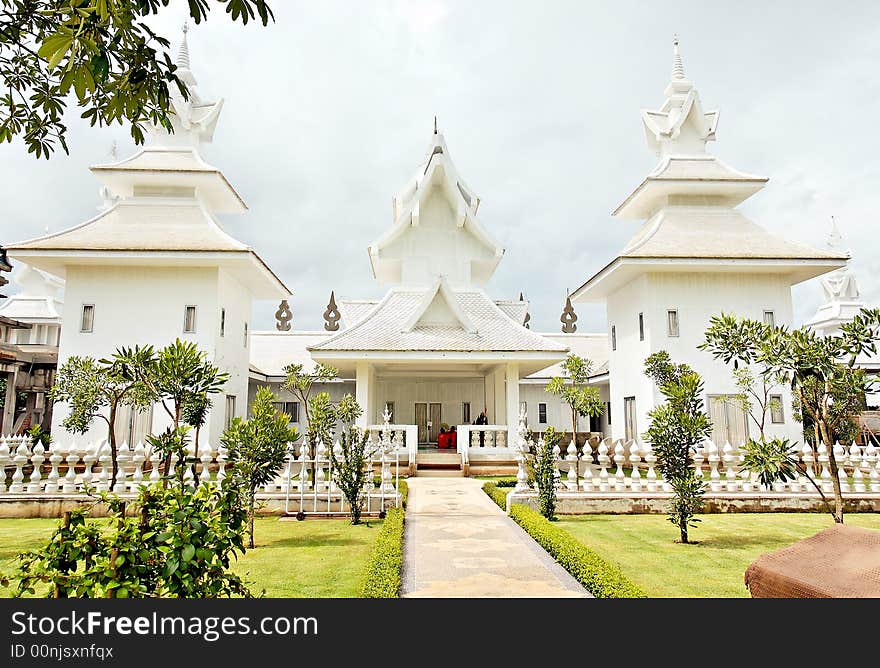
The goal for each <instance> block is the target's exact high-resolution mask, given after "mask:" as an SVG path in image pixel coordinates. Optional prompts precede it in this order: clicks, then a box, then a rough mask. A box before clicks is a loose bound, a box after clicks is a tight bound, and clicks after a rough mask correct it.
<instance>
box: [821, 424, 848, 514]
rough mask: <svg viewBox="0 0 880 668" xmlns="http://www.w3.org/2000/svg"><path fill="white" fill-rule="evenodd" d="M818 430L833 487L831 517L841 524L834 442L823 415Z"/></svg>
mask: <svg viewBox="0 0 880 668" xmlns="http://www.w3.org/2000/svg"><path fill="white" fill-rule="evenodd" d="M819 430H820V431H821V433H822V441H823V442H824V443H825V447H826V448H827V449H828V465H829V467H830V468H831V486H832V487H833V489H834V513H832V517H834V521H835V522H836V523H837V524H843V494H842V493H841V491H840V478H839V477H838V476H839V469H838V467H837V458H836V457H835V456H834V443H832V442H831V435H830V433H829V431H828V424H827V423H826V422H825V419H824V416H823V417H822V418H820V420H819Z"/></svg>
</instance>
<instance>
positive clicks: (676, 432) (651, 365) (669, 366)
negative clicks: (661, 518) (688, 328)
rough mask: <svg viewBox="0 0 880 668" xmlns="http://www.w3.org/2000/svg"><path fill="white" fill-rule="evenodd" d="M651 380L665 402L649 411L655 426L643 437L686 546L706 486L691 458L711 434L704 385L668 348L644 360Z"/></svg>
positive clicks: (672, 519)
mask: <svg viewBox="0 0 880 668" xmlns="http://www.w3.org/2000/svg"><path fill="white" fill-rule="evenodd" d="M645 374H646V375H647V376H649V377H650V378H651V379H652V380H653V381H654V383H655V384H656V385H657V387H658V388H659V390H660V393H661V394H662V395H663V396H664V397H665V398H666V401H665V402H664V403H662V404H660V405H659V406H657V407H655V408H654V409H652V410H651V411H650V412H649V413H648V417H650V418H651V426H650V427H649V428H648V431H647V432H646V433H645V438H646V439H647V440H648V441H650V443H651V447H652V448H653V450H654V455H655V456H656V457H657V469H658V470H659V471H660V474H661V475H662V476H663V478H664V480H666V481H667V482H668V483H669V484H670V485H671V486H672V494H673V498H672V505H671V508H670V511H669V521H670V522H672V523H673V524H674V525H675V526H677V527H678V530H679V534H680V537H681V542H682V543H688V542H689V540H688V529H689V528H690V527H693V526H696V524H697V523H698V522H699V521H700V520H699V518H697V517H695V515H696V513H698V512H699V511H700V510H701V509H702V506H703V494H704V493H705V491H706V484H705V483H704V482H703V481H702V480H701V479H699V478H697V477H696V474H695V472H694V467H693V454H694V452H696V448H697V446H699V445H700V444H701V443H702V442H703V441H704V440H705V439H706V438H707V436H708V435H709V433H710V432H711V431H712V424H711V422H710V421H709V417H708V416H707V415H706V413H705V412H704V411H703V398H702V397H703V381H702V379H701V378H700V376H699V374H698V373H696V372H695V371H694V370H693V369H691V368H690V367H689V366H687V365H686V364H675V363H673V362H672V360H671V358H670V357H669V353H667V352H666V351H665V350H661V351H659V352H656V353H654V354H653V355H651V356H650V357H648V358H647V359H646V360H645Z"/></svg>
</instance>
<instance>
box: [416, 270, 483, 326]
mask: <svg viewBox="0 0 880 668" xmlns="http://www.w3.org/2000/svg"><path fill="white" fill-rule="evenodd" d="M417 327H458V328H461V329H462V330H464V331H465V332H467V333H468V334H475V333H476V332H477V328H476V327H475V326H474V324H473V321H472V320H471V319H470V318H469V317H468V315H467V313H465V311H464V309H462V308H461V306H460V305H459V303H458V300H457V299H456V297H455V293H454V292H453V291H452V289H451V288H450V287H449V284H448V283H447V282H446V279H445V278H444V277H443V276H441V277H439V278H438V279H437V281H436V282H435V283H434V285H433V286H432V287H431V289H430V290H428V291H427V292H425V295H424V297H423V298H422V301H421V303H420V304H419V306H418V307H417V308H416V310H415V311H413V313H412V315H410V317H409V318H408V319H407V321H406V322H405V323H404V326H403V328H402V330H401V331H403V332H411V331H413V330H414V329H416V328H417Z"/></svg>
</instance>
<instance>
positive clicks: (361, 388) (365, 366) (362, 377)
mask: <svg viewBox="0 0 880 668" xmlns="http://www.w3.org/2000/svg"><path fill="white" fill-rule="evenodd" d="M370 372H371V369H370V364H369V362H367V361H366V360H364V361H360V362H358V363H357V368H356V373H355V397H354V398H355V399H356V400H357V402H358V404H360V407H361V408H362V409H363V412H362V413H361V416H360V417H359V418H358V419H357V420H356V421H355V424H357V425H358V426H359V427H364V428H366V427H367V425H368V424H370V418H372V417H373V416H372V415H371V414H370V408H372V404H371V402H372V396H371V395H372V392H371V391H370V390H371V389H372V388H371V387H370V380H371V373H370Z"/></svg>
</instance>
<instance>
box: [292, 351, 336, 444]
mask: <svg viewBox="0 0 880 668" xmlns="http://www.w3.org/2000/svg"><path fill="white" fill-rule="evenodd" d="M284 374H285V379H284V382H283V383H282V384H281V389H283V390H287V391H288V392H290V393H291V394H292V395H293V396H295V397H296V398H297V399H298V400H299V403H300V405H301V406H302V407H303V410H304V411H305V414H306V427H307V428H308V429H309V431H310V433H309V441H308V443H309V456H310V457H311V458H312V459H314V457H315V452H314V448H315V446H316V445H317V442H316V441H315V440H314V439H313V438H312V437H313V436H314V433H312V431H311V426H310V425H311V422H312V406H313V403H312V390H313V389H314V386H315V384H316V383H328V382H330V381H332V380H335V379H336V378H338V377H339V371H338V370H337V369H335V368H334V367H332V366H328V365H326V364H322V363H320V362H319V363H318V364H316V365H315V368H314V369H312V371H311V372H309V373H307V372H305V371H303V365H302V364H288V365H287V366H286V367H284ZM329 399H330V397H329V395H328V396H327V401H328V402H329Z"/></svg>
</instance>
